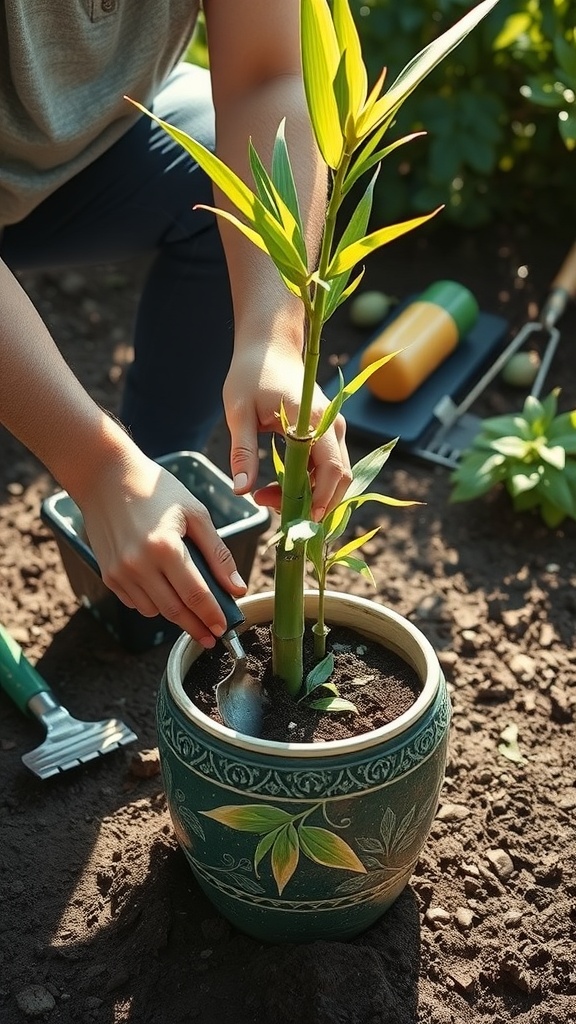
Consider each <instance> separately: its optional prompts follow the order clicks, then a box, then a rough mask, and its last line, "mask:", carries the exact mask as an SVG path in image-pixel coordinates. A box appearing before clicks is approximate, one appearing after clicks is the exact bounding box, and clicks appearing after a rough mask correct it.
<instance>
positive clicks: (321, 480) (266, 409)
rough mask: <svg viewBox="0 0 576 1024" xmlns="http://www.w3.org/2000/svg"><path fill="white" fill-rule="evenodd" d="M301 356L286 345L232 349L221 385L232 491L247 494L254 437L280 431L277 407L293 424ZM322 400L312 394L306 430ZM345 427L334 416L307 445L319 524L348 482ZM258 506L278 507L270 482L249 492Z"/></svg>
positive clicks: (253, 469)
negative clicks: (223, 382)
mask: <svg viewBox="0 0 576 1024" xmlns="http://www.w3.org/2000/svg"><path fill="white" fill-rule="evenodd" d="M303 372H304V369H303V364H302V357H301V355H300V353H299V352H298V351H297V349H296V348H295V347H294V346H293V345H292V344H290V343H288V342H286V343H282V342H276V343H275V342H272V343H270V342H268V343H267V344H266V345H265V344H260V345H259V344H256V343H255V344H253V345H251V346H248V345H244V346H243V347H242V348H241V349H236V351H235V353H234V356H233V359H232V362H231V365H230V370H229V372H228V376H227V378H226V382H225V384H224V408H225V411H226V420H227V423H228V428H229V430H230V436H231V449H230V465H231V469H232V476H233V478H234V485H235V490H236V492H237V493H239V494H245V493H246V492H247V491H250V490H251V489H252V488H253V487H254V484H255V482H256V478H257V475H258V468H259V462H258V433H260V432H272V431H277V432H280V431H281V426H280V419H279V415H278V414H279V411H280V404H281V402H283V403H284V407H285V409H286V412H287V414H288V418H289V420H290V421H291V422H295V420H296V410H297V408H298V403H299V400H300V390H301V385H302V377H303ZM327 404H328V399H327V398H326V396H325V395H324V394H323V393H322V391H321V390H320V388H319V387H316V389H315V395H314V403H313V409H312V417H311V419H312V425H313V426H314V425H315V424H316V423H318V421H319V419H320V417H321V415H322V412H323V410H324V409H325V408H326V406H327ZM345 434H346V423H345V420H344V417H343V416H341V415H340V416H338V417H337V418H336V420H335V421H334V423H333V425H332V426H331V427H330V429H329V430H328V431H327V432H326V433H325V434H324V436H323V437H322V438H320V440H318V441H316V442H315V443H314V444H313V446H312V453H311V464H310V472H311V478H312V485H313V490H312V516H313V518H314V519H315V520H320V519H322V517H323V515H324V513H325V512H326V511H327V510H329V509H331V508H334V507H335V506H336V505H337V504H338V502H339V501H340V500H341V499H342V498H343V496H344V493H345V492H346V489H347V488H348V485H349V484H350V481H351V479H352V474H351V469H350V459H349V457H348V450H347V448H346V443H345ZM254 498H255V500H256V501H257V502H258V504H260V505H267V506H269V507H271V508H276V509H278V508H279V507H280V498H281V494H280V489H279V487H278V485H277V484H276V483H273V484H269V485H268V486H266V487H263V488H260V489H259V490H257V491H256V492H255V493H254Z"/></svg>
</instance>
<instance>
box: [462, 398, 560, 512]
mask: <svg viewBox="0 0 576 1024" xmlns="http://www.w3.org/2000/svg"><path fill="white" fill-rule="evenodd" d="M559 394H560V389H559V388H555V389H554V390H553V391H551V392H550V394H549V395H548V397H547V398H546V399H544V401H542V402H541V401H540V400H539V399H537V398H534V397H533V396H532V395H529V396H528V398H527V399H526V401H525V402H524V408H523V410H522V413H518V414H516V415H510V416H495V417H492V418H490V419H485V420H483V422H482V425H481V429H480V431H479V433H478V435H477V436H476V438H475V439H474V441H473V443H472V445H471V446H470V449H469V450H468V452H467V453H466V454H465V455H464V457H463V458H462V460H461V462H460V464H459V466H458V468H457V469H456V470H455V472H454V473H453V474H452V483H453V485H454V487H453V490H452V493H451V496H450V500H451V501H452V502H459V501H470V500H472V499H474V498H479V497H480V496H481V495H483V494H487V493H488V491H490V490H492V489H493V488H494V487H504V488H505V489H506V491H507V493H508V494H509V495H510V497H511V498H512V502H513V506H514V509H515V510H516V511H517V512H525V511H529V510H535V511H538V512H539V513H540V515H541V517H542V519H543V520H544V522H545V523H546V525H547V526H550V527H556V526H559V525H560V523H561V522H563V520H564V519H566V518H570V519H576V409H573V410H572V411H571V412H566V413H562V414H560V415H558V414H557V413H558V395H559Z"/></svg>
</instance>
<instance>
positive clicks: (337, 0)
mask: <svg viewBox="0 0 576 1024" xmlns="http://www.w3.org/2000/svg"><path fill="white" fill-rule="evenodd" d="M333 18H334V27H335V29H336V36H337V39H338V44H339V47H340V53H342V54H344V57H345V61H344V65H345V71H346V81H347V85H348V97H349V101H348V102H349V110H350V113H351V114H352V115H353V116H354V117H356V115H357V114H358V113H359V112H360V110H361V108H362V107H363V106H364V104H365V102H366V96H367V93H368V76H367V74H366V68H365V66H364V60H363V58H362V47H361V45H360V37H359V35H358V31H357V29H356V25H355V23H354V18H353V17H352V14H351V11H350V6H349V4H348V0H334V5H333Z"/></svg>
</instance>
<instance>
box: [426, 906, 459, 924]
mask: <svg viewBox="0 0 576 1024" xmlns="http://www.w3.org/2000/svg"><path fill="white" fill-rule="evenodd" d="M451 917H452V915H451V914H449V913H448V911H447V910H444V908H443V907H430V908H429V910H427V911H426V913H425V915H424V919H425V920H426V921H427V922H428V924H430V925H432V927H433V928H444V926H445V925H447V924H450V921H451Z"/></svg>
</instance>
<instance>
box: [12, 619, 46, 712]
mask: <svg viewBox="0 0 576 1024" xmlns="http://www.w3.org/2000/svg"><path fill="white" fill-rule="evenodd" d="M0 686H1V687H2V689H3V690H4V691H5V692H6V693H7V694H8V696H9V697H11V698H12V700H13V701H14V703H15V704H16V705H17V706H18V707H19V708H20V711H24V712H25V714H28V704H29V702H30V700H31V699H32V697H35V696H36V694H37V693H50V692H51V691H50V687H49V686H48V683H47V682H46V680H45V679H42V676H41V675H40V673H39V672H37V671H36V669H35V668H33V666H32V665H31V664H30V662H29V661H28V660H27V659H26V657H25V655H24V652H23V650H22V648H21V647H20V646H19V645H18V644H17V643H16V641H15V640H14V639H13V638H12V637H11V636H10V634H9V633H7V632H6V630H5V629H4V627H3V626H2V625H0Z"/></svg>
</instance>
